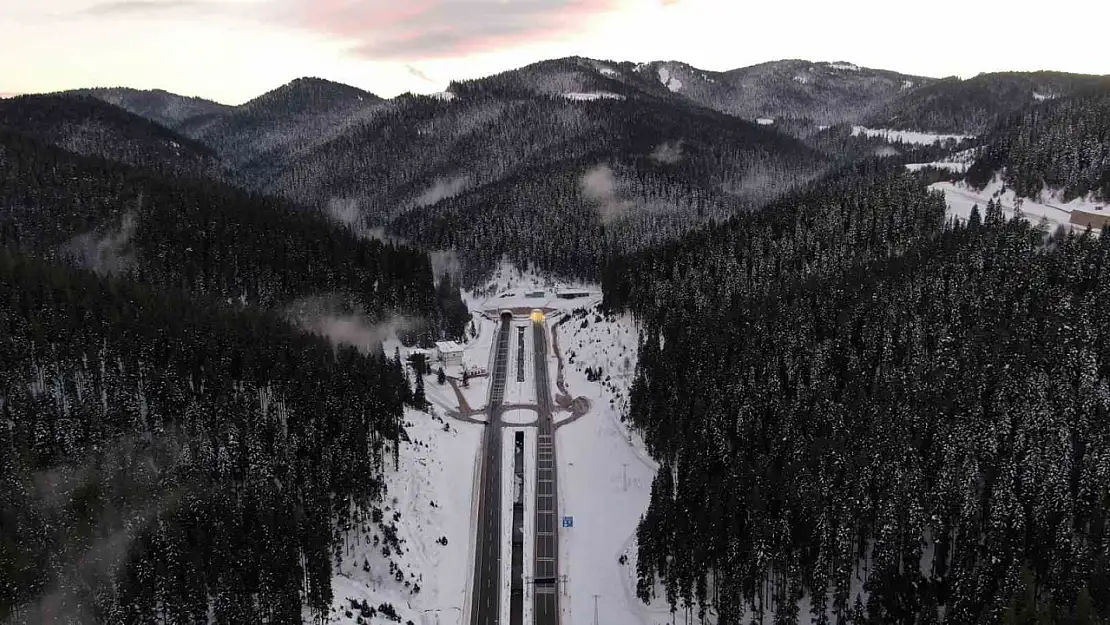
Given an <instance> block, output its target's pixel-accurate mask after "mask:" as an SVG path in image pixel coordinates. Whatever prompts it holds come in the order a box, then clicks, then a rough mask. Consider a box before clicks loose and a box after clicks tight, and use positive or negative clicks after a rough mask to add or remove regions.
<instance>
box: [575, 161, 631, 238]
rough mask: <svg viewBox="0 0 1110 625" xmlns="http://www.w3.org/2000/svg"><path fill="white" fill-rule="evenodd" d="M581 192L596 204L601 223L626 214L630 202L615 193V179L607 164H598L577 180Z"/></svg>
mask: <svg viewBox="0 0 1110 625" xmlns="http://www.w3.org/2000/svg"><path fill="white" fill-rule="evenodd" d="M579 184H580V186H581V188H582V194H583V195H584V196H586V199H587V200H590V201H591V202H594V203H595V204H597V211H598V215H599V216H600V217H601V223H603V224H606V223H609V222H611V221H615V220H617V219H620V218H621V217H624V216H625V215H627V214H628V211H629V210H630V209H631V208H632V203H631V202H628V201H625V200H622V199H620V197H619V196H618V195H617V179H616V176H614V175H613V170H612V169H610V168H609V167H608V166H607V165H598V166H597V167H594V168H593V169H591V170H589V171H587V172H586V173H585V174H583V175H582V178H581V179H580V180H579Z"/></svg>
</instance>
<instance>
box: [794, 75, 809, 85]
mask: <svg viewBox="0 0 1110 625" xmlns="http://www.w3.org/2000/svg"><path fill="white" fill-rule="evenodd" d="M794 82H796V83H800V84H803V85H808V84H809V76H806V75H805V74H798V75H797V76H794Z"/></svg>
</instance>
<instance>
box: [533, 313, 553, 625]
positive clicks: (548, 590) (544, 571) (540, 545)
mask: <svg viewBox="0 0 1110 625" xmlns="http://www.w3.org/2000/svg"><path fill="white" fill-rule="evenodd" d="M533 331H534V332H535V340H534V341H533V342H534V343H535V350H536V355H535V366H536V404H537V405H538V406H539V418H538V423H537V428H538V429H537V433H536V526H535V527H536V534H535V545H536V561H535V575H534V576H533V578H532V579H533V584H534V589H533V592H534V594H533V597H534V599H533V604H534V612H533V613H534V614H535V625H559V526H558V522H559V521H558V519H559V517H558V501H557V494H558V492H559V491H558V490H557V489H556V482H555V422H554V419H553V418H552V415H551V389H550V387H549V384H548V377H547V331H546V327H545V322H544V320H540V321H533Z"/></svg>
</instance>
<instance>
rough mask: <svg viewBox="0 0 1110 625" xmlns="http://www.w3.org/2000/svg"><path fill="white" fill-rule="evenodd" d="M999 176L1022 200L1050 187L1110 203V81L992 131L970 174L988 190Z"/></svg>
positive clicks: (1012, 118)
mask: <svg viewBox="0 0 1110 625" xmlns="http://www.w3.org/2000/svg"><path fill="white" fill-rule="evenodd" d="M995 174H1001V176H1002V179H1003V180H1004V181H1005V182H1006V183H1007V185H1009V186H1010V187H1012V188H1013V189H1014V191H1015V192H1016V193H1017V194H1018V195H1019V196H1022V197H1030V198H1035V197H1037V196H1038V195H1040V193H1041V192H1042V191H1044V190H1045V189H1050V190H1058V191H1062V192H1063V193H1062V195H1063V198H1064V199H1065V200H1070V199H1072V198H1076V197H1084V196H1086V195H1087V194H1094V195H1095V196H1096V197H1098V198H1102V199H1110V81H1108V82H1107V83H1106V84H1105V85H1103V86H1102V87H1101V88H1096V89H1088V90H1085V91H1083V92H1081V93H1079V94H1076V95H1075V96H1071V97H1066V98H1060V99H1055V100H1051V101H1048V102H1044V103H1043V104H1040V105H1038V106H1034V107H1031V108H1028V109H1025V110H1023V111H1021V112H1019V113H1014V114H1013V115H1011V116H1009V117H1008V118H1007V119H1005V120H1004V121H1003V122H1002V123H1000V124H999V125H998V127H997V128H995V129H994V131H993V132H992V133H991V135H990V137H989V138H988V141H987V143H986V145H985V146H984V147H983V148H982V150H981V152H980V154H979V158H978V159H977V160H976V162H975V164H974V165H973V166H972V167H971V168H970V169H969V170H968V172H967V179H968V182H969V183H971V184H972V185H974V186H977V187H983V186H984V185H986V184H987V183H988V182H990V181H991V179H992V178H993V177H994V175H995Z"/></svg>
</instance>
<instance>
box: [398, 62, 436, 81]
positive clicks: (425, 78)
mask: <svg viewBox="0 0 1110 625" xmlns="http://www.w3.org/2000/svg"><path fill="white" fill-rule="evenodd" d="M405 71H407V72H408V73H409V74H411V75H412V76H415V77H416V78H419V79H420V80H423V81H424V82H430V83H434V82H435V81H434V80H432V79H431V78H428V75H427V74H425V73H424V72H422V71H420V70H419V69H417V68H416V67H414V66H412V65H405Z"/></svg>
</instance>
